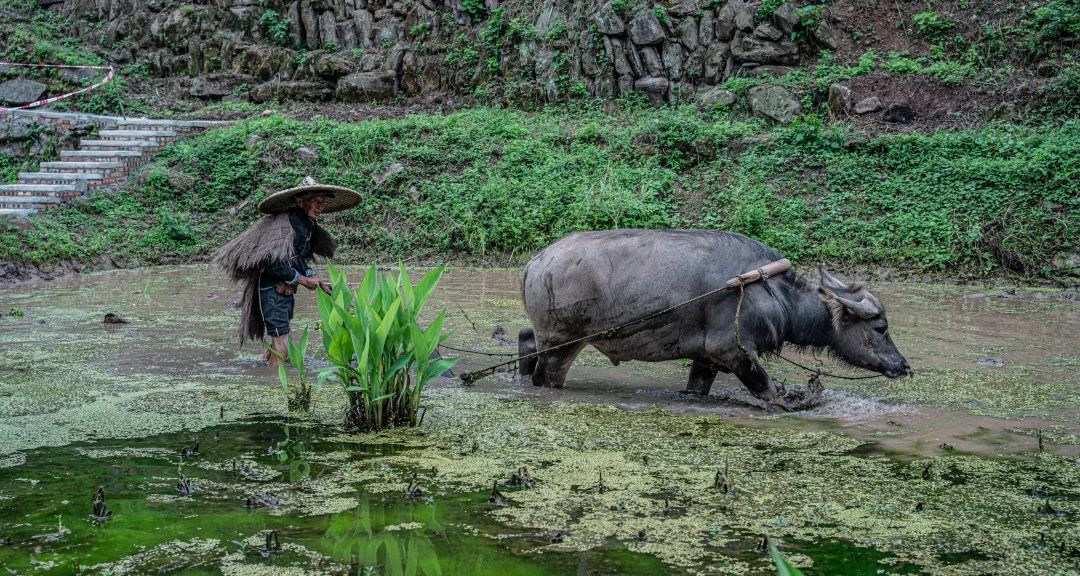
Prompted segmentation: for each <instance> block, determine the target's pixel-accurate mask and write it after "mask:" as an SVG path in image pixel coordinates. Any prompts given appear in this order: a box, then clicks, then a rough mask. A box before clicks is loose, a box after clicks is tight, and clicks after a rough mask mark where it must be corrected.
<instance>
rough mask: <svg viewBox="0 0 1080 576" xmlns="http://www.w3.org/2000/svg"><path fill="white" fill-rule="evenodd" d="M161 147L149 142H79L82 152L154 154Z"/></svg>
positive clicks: (161, 145)
mask: <svg viewBox="0 0 1080 576" xmlns="http://www.w3.org/2000/svg"><path fill="white" fill-rule="evenodd" d="M163 147H164V144H163V143H160V142H153V141H151V140H83V141H81V142H79V148H81V149H83V150H101V151H107V150H118V151H130V152H156V151H158V150H161V149H162V148H163Z"/></svg>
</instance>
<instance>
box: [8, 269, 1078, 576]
mask: <svg viewBox="0 0 1080 576" xmlns="http://www.w3.org/2000/svg"><path fill="white" fill-rule="evenodd" d="M354 275H355V273H354ZM221 282H222V281H221V279H220V275H219V274H218V273H217V272H216V271H214V270H212V269H208V268H206V267H204V266H189V267H179V268H157V269H147V270H139V271H117V272H109V273H101V274H94V275H88V276H79V277H72V278H69V279H65V280H62V281H58V282H52V283H41V284H34V285H23V286H14V287H6V288H2V289H0V312H2V313H3V314H4V315H5V316H4V317H3V318H2V319H0V328H2V330H0V347H2V350H3V352H2V354H0V565H2V566H3V567H4V568H5V569H6V570H7V571H8V572H9V573H14V574H72V573H83V574H304V573H321V574H428V575H433V574H446V575H451V574H679V573H686V574H774V573H775V570H774V569H773V568H772V565H771V563H770V562H769V560H768V558H767V556H766V555H763V554H761V553H760V552H759V551H757V550H756V549H757V548H759V543H760V540H761V537H762V535H765V534H767V535H769V536H770V538H771V539H772V541H773V542H775V543H777V544H778V545H779V546H780V548H781V549H782V550H783V551H784V553H785V555H787V556H788V557H789V559H791V560H793V561H794V562H795V563H796V564H798V565H799V566H801V567H802V568H803V569H804V571H805V572H806V573H807V574H1078V573H1080V568H1078V566H1080V504H1078V503H1077V501H1078V499H1080V462H1078V461H1077V460H1078V458H1080V377H1078V376H1077V370H1078V369H1080V343H1078V341H1077V338H1076V334H1077V332H1078V330H1080V304H1077V303H1074V302H1069V301H1065V300H1062V299H1060V298H1058V297H1057V296H1058V294H1056V293H1054V292H1049V291H1039V290H1023V289H1021V290H1017V291H1016V293H1008V292H1002V290H1001V289H994V290H991V289H985V290H984V289H979V288H977V287H972V286H967V287H952V286H936V285H931V286H927V285H902V284H882V285H879V286H875V288H876V289H877V292H878V293H879V295H880V296H881V299H882V301H883V302H884V304H885V305H886V307H887V308H888V310H889V317H890V319H891V329H892V332H893V337H894V339H895V340H896V342H897V344H898V345H899V346H900V348H901V350H902V351H903V352H904V353H905V354H906V355H907V357H908V359H909V360H910V362H911V364H912V366H914V368H915V370H916V376H915V377H914V378H911V379H902V380H885V379H877V380H865V381H845V380H836V379H826V381H825V384H826V386H827V388H828V389H827V391H826V392H825V396H824V399H823V401H822V403H821V404H820V405H819V406H817V407H816V408H814V409H813V410H810V411H806V412H801V413H795V414H775V413H769V412H765V411H762V410H761V409H759V408H757V407H755V406H754V404H753V402H752V399H750V398H749V396H747V395H746V394H745V392H743V391H742V389H741V387H740V386H739V384H738V383H737V381H735V380H734V379H733V378H731V377H730V376H727V375H723V374H721V375H720V376H719V377H718V379H717V383H716V385H715V386H714V389H713V394H712V396H710V397H708V398H703V399H702V398H691V397H684V396H682V395H680V394H678V391H679V390H681V389H682V388H683V386H684V384H685V379H686V375H687V371H688V367H687V366H685V365H683V364H682V363H679V362H670V363H660V364H643V363H626V364H623V365H621V366H618V367H613V366H611V365H610V364H609V363H608V362H607V361H606V360H605V359H604V358H603V357H602V356H601V355H600V354H598V353H596V352H592V351H586V352H585V353H583V354H582V356H581V357H580V358H579V360H578V362H577V363H576V364H575V366H574V367H573V368H572V369H571V373H570V377H569V379H568V381H567V387H566V388H565V389H562V390H548V389H538V388H534V387H533V386H531V385H529V384H527V383H525V382H521V381H520V380H518V379H517V378H515V377H514V376H513V374H511V373H502V374H498V375H496V376H494V377H490V378H486V379H484V380H481V381H480V382H477V383H476V384H474V385H473V386H470V387H464V386H462V385H461V383H460V382H459V381H458V380H456V379H446V380H443V381H440V382H438V383H437V384H436V385H435V386H433V387H432V388H431V389H430V390H429V391H428V394H427V395H426V398H425V400H424V402H423V404H424V405H425V407H426V413H425V418H424V421H423V425H422V426H421V427H420V428H419V429H413V430H392V431H387V432H383V433H380V434H368V435H357V434H345V433H343V432H342V431H341V429H340V428H339V427H338V424H339V423H340V421H341V407H342V403H341V392H340V391H339V390H336V389H332V388H325V389H322V390H320V391H318V392H317V394H316V397H315V408H314V411H313V413H312V414H289V413H288V412H287V410H286V396H285V393H284V392H283V391H282V389H281V387H280V386H279V385H278V383H277V378H276V374H275V373H274V372H272V371H270V370H269V369H268V368H266V367H263V366H261V361H260V356H261V354H260V351H259V350H258V349H256V348H255V347H254V346H251V345H248V346H246V347H244V348H239V347H238V346H237V344H238V343H237V340H236V337H235V327H236V326H235V323H236V317H237V311H236V309H235V305H236V301H237V299H238V294H237V293H235V292H234V290H233V289H232V287H230V286H227V285H223V284H222V283H221ZM518 294H519V288H518V272H517V271H513V270H467V269H454V270H451V271H450V272H449V273H448V274H447V276H445V277H444V280H443V283H442V285H441V286H440V288H439V290H438V292H437V293H436V302H435V303H436V305H437V306H436V308H437V307H438V306H445V308H446V310H447V314H448V323H449V325H450V327H451V328H452V329H453V330H454V337H453V338H452V339H451V340H450V342H449V344H451V345H453V346H454V347H455V348H460V349H463V350H468V351H469V352H456V351H450V350H446V351H445V353H447V354H452V355H460V356H461V357H462V362H461V364H460V365H459V366H458V368H457V369H456V370H472V369H477V368H481V367H484V366H486V365H488V364H491V363H494V362H496V361H499V360H501V359H504V357H492V356H484V355H482V354H480V353H481V352H483V353H489V354H490V353H493V354H511V353H513V352H514V350H515V348H514V347H513V346H512V342H513V339H514V337H515V335H516V333H517V330H518V329H519V328H520V327H521V326H523V325H524V324H525V318H524V315H523V312H522V308H521V305H520V302H519V296H518ZM300 296H301V297H300V298H298V302H297V317H296V320H295V321H294V329H302V328H303V327H304V326H306V325H311V326H314V324H315V319H316V318H315V316H316V314H315V311H314V299H313V298H312V297H311V296H310V293H306V292H305V293H304V294H301V295H300ZM11 312H17V313H18V312H21V315H18V314H16V315H12V314H11ZM107 313H115V314H117V315H119V316H121V317H122V318H124V319H125V320H127V321H128V323H126V324H104V323H102V318H103V317H104V315H105V314H107ZM312 348H313V359H314V360H313V361H314V363H316V364H317V363H318V360H319V359H320V356H321V355H320V354H318V353H317V351H315V349H316V348H318V346H312ZM793 357H796V358H798V359H799V360H800V361H802V362H804V363H814V362H816V361H818V360H817V359H815V358H813V357H810V356H799V355H795V354H793ZM821 361H822V362H823V363H824V365H825V366H826V367H827V369H830V370H833V371H843V369H842V368H838V367H836V366H835V364H834V363H833V362H831V361H829V360H828V359H823V360H821ZM770 372H771V373H772V374H773V375H774V376H776V377H778V378H780V379H781V380H784V381H786V382H788V383H791V384H801V383H803V382H805V379H806V375H805V374H804V373H802V372H801V371H799V370H797V369H791V368H790V367H789V366H786V365H785V364H783V363H781V362H776V361H774V362H772V363H771V365H770ZM196 439H198V443H199V448H198V454H197V455H195V456H193V457H189V458H181V455H180V453H181V450H182V449H184V448H188V449H189V451H190V448H191V447H193V446H194V445H195V442H196ZM522 468H525V469H527V471H528V475H529V478H530V479H531V486H529V487H521V486H516V487H515V486H508V485H507V484H509V480H510V478H511V475H512V474H514V473H515V472H520V471H521V469H522ZM722 471H726V473H725V474H724V475H723V480H724V481H723V482H717V476H718V474H717V473H718V472H722ZM182 478H183V479H186V482H181V479H182ZM493 485H496V487H497V490H498V492H499V494H498V497H496V498H494V500H495V502H491V501H490V500H491V499H492V498H491V496H492V494H491V493H492V486H493ZM98 487H102V488H103V491H104V494H105V503H106V506H107V508H108V509H109V511H110V512H111V513H112V515H111V519H108V520H105V521H100V522H99V521H95V520H93V519H92V518H91V511H92V508H93V506H92V501H93V500H94V497H95V492H96V491H97V490H98ZM410 487H411V488H419V489H418V490H412V494H411V496H412V497H408V498H407V497H406V495H405V493H406V489H407V488H410ZM99 512H101V510H100V509H99ZM268 536H270V540H269V542H270V543H269V545H268V544H267V542H268V540H267V537H268Z"/></svg>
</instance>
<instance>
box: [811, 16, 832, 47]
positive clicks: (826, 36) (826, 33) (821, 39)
mask: <svg viewBox="0 0 1080 576" xmlns="http://www.w3.org/2000/svg"><path fill="white" fill-rule="evenodd" d="M813 35H814V40H817V42H818V44H821V45H822V46H824V47H825V48H828V49H829V50H836V33H835V32H833V29H832V26H830V25H829V23H828V22H827V21H826V20H825V19H824V18H822V19H821V21H820V22H818V25H817V26H815V27H814V32H813Z"/></svg>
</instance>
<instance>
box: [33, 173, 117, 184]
mask: <svg viewBox="0 0 1080 576" xmlns="http://www.w3.org/2000/svg"><path fill="white" fill-rule="evenodd" d="M102 178H103V176H102V175H101V174H95V173H89V174H83V173H77V174H69V173H63V172H19V183H20V184H75V185H76V186H83V185H85V186H86V187H87V188H96V187H97V185H98V182H97V181H98V180H101V179H102Z"/></svg>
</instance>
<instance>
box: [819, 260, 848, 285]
mask: <svg viewBox="0 0 1080 576" xmlns="http://www.w3.org/2000/svg"><path fill="white" fill-rule="evenodd" d="M818 272H820V273H821V285H822V286H824V287H826V288H832V289H833V290H836V289H840V290H847V289H848V287H847V284H844V283H843V282H841V281H840V279H839V278H837V277H836V276H833V275H832V274H829V271H828V270H826V269H825V265H824V264H822V265H821V266H819V267H818Z"/></svg>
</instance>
